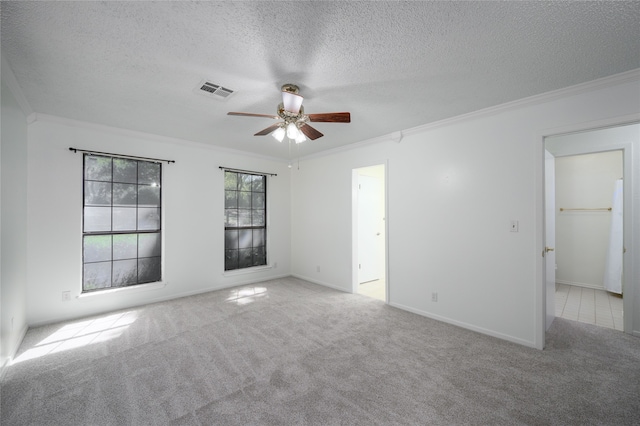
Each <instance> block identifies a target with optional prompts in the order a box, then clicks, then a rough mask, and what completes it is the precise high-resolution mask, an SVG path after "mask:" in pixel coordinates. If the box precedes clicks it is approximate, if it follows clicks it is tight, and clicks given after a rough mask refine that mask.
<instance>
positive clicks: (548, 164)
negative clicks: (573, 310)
mask: <svg viewBox="0 0 640 426" xmlns="http://www.w3.org/2000/svg"><path fill="white" fill-rule="evenodd" d="M555 162H556V160H555V157H554V156H553V155H552V154H551V153H550V152H549V151H547V150H545V151H544V202H545V221H544V232H545V235H544V237H545V249H544V256H545V273H546V284H547V285H546V288H545V291H546V299H545V300H546V321H545V325H546V329H547V330H548V329H549V327H551V323H552V322H553V320H554V318H555V317H556V252H555V247H556V171H555Z"/></svg>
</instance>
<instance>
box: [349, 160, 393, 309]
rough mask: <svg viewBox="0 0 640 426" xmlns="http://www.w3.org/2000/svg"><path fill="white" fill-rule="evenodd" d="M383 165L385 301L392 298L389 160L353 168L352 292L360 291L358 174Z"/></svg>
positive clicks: (387, 301)
mask: <svg viewBox="0 0 640 426" xmlns="http://www.w3.org/2000/svg"><path fill="white" fill-rule="evenodd" d="M374 166H382V168H383V169H384V179H383V181H382V187H383V190H384V217H385V221H384V285H385V291H384V294H385V303H389V301H390V300H391V297H390V294H391V293H390V292H391V286H390V274H389V164H388V160H384V161H374V162H372V163H367V164H362V165H360V166H358V167H354V168H353V169H352V170H351V292H352V293H356V294H357V293H358V285H359V283H358V259H359V249H358V245H359V238H358V237H359V236H358V176H359V172H358V170H359V169H364V168H367V167H374Z"/></svg>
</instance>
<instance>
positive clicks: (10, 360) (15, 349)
mask: <svg viewBox="0 0 640 426" xmlns="http://www.w3.org/2000/svg"><path fill="white" fill-rule="evenodd" d="M27 331H29V327H28V326H27V325H25V326H24V327H23V328H22V330H20V332H19V333H18V338H17V339H16V342H15V345H14V346H13V348H12V349H11V353H10V354H9V356H8V357H7V360H6V361H5V363H4V365H2V366H0V382H2V380H3V379H4V376H5V374H7V369H8V368H9V367H10V366H11V364H12V363H13V359H14V358H15V357H16V354H17V353H18V349H20V346H21V345H22V341H23V340H24V336H26V335H27Z"/></svg>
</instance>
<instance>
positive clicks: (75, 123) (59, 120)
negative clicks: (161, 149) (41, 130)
mask: <svg viewBox="0 0 640 426" xmlns="http://www.w3.org/2000/svg"><path fill="white" fill-rule="evenodd" d="M29 119H30V120H31V121H29V123H33V122H36V121H44V122H48V123H54V124H62V125H65V126H70V127H78V128H81V129H88V130H95V131H99V132H104V133H112V134H116V135H118V136H124V137H131V138H139V139H146V140H150V141H154V142H165V143H170V144H174V145H182V146H189V147H194V148H203V149H210V150H213V151H218V152H224V153H227V154H232V155H239V156H242V157H251V158H258V159H262V160H268V161H275V162H278V163H287V162H288V161H289V160H288V159H283V158H277V157H270V156H267V155H261V154H256V153H253V152H250V151H241V150H237V149H232V148H225V147H222V146H219V145H211V144H206V143H202V142H194V141H190V140H187V139H180V138H172V137H169V136H162V135H156V134H154V133H147V132H141V131H138V130H130V129H123V128H121V127H114V126H109V125H106V124H98V123H92V122H88V121H80V120H74V119H71V118H64V117H59V116H56V115H49V114H42V113H34V114H31V116H30V117H29Z"/></svg>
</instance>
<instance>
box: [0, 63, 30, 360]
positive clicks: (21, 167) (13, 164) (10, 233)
mask: <svg viewBox="0 0 640 426" xmlns="http://www.w3.org/2000/svg"><path fill="white" fill-rule="evenodd" d="M5 76H6V73H5V71H4V69H3V74H2V77H3V79H2V88H1V92H0V93H1V98H2V107H1V124H2V126H1V127H2V131H1V139H0V140H1V142H0V158H1V165H0V171H1V177H0V182H1V188H0V194H1V196H0V205H1V206H2V214H1V222H0V223H1V224H0V235H2V243H1V245H0V254H1V255H0V259H1V262H0V330H1V332H0V336H1V338H0V369H1V368H2V367H4V366H5V364H6V363H7V361H9V360H10V358H11V357H12V356H13V354H14V353H15V351H16V350H17V348H18V345H19V344H20V341H21V340H22V337H23V336H24V334H25V333H26V330H27V319H26V310H27V299H26V295H27V292H26V288H27V196H26V192H27V118H26V116H25V114H24V113H23V111H22V110H21V108H20V106H19V104H18V102H17V101H16V98H15V97H14V95H13V93H12V92H11V91H10V90H9V88H8V87H7V85H6V84H5Z"/></svg>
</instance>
